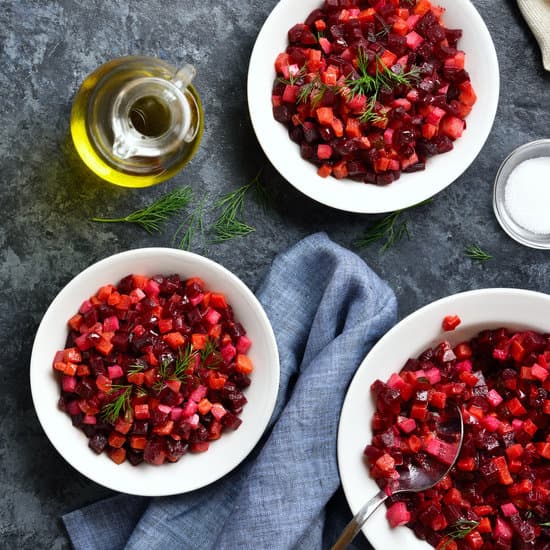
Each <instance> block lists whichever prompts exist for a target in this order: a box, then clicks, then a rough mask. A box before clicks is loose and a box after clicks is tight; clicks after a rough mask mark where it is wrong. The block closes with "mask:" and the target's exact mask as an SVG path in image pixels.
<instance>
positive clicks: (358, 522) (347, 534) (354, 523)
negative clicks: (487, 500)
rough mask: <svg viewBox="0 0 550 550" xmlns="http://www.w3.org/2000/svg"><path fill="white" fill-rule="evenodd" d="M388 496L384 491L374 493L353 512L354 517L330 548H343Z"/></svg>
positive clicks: (334, 549) (341, 549)
mask: <svg viewBox="0 0 550 550" xmlns="http://www.w3.org/2000/svg"><path fill="white" fill-rule="evenodd" d="M387 498H388V495H387V494H386V493H385V492H384V491H379V492H378V493H377V494H376V495H374V496H373V497H372V498H371V499H370V500H369V501H368V502H367V503H366V504H365V505H364V506H363V507H362V508H361V510H359V512H357V514H355V516H354V518H353V519H352V520H351V521H350V522H349V523H348V524H347V525H346V528H345V529H344V530H343V531H342V534H341V535H340V538H339V539H338V540H337V541H336V543H335V545H334V546H333V547H332V550H344V549H345V548H347V546H348V544H349V543H350V542H351V541H352V540H353V539H354V538H355V536H356V535H357V533H359V531H360V530H361V527H363V524H364V523H365V521H367V519H369V518H370V516H371V515H372V514H373V513H374V511H375V510H376V509H377V508H378V507H379V506H380V505H381V504H382V503H383V502H384V501H385V500H386V499H387Z"/></svg>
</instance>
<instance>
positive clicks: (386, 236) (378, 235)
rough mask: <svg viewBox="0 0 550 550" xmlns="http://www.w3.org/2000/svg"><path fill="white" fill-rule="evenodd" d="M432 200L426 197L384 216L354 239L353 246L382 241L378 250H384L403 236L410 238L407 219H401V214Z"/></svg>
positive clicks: (362, 246)
mask: <svg viewBox="0 0 550 550" xmlns="http://www.w3.org/2000/svg"><path fill="white" fill-rule="evenodd" d="M432 200H433V199H428V200H425V201H422V202H421V203H419V204H416V205H414V206H411V207H410V208H403V209H401V210H396V211H395V212H392V213H391V214H388V215H386V216H384V217H383V218H382V219H381V220H379V221H377V222H376V223H375V224H374V225H373V226H372V227H369V229H368V230H367V231H366V232H365V233H364V234H363V235H361V236H360V237H358V238H357V239H355V241H354V243H353V244H354V246H355V247H356V248H366V247H367V246H370V245H371V244H373V243H375V242H378V241H383V243H384V244H383V245H382V247H381V248H380V252H385V251H386V250H387V249H388V248H391V247H392V246H394V245H395V244H397V243H398V242H399V241H401V240H402V239H403V238H404V237H407V238H410V233H409V226H408V220H404V219H403V214H404V213H405V212H407V211H408V210H410V209H411V208H416V207H418V206H423V205H425V204H429V203H431V202H432Z"/></svg>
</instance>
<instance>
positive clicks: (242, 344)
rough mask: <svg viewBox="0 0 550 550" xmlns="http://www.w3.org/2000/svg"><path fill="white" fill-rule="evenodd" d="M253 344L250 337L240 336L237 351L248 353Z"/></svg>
mask: <svg viewBox="0 0 550 550" xmlns="http://www.w3.org/2000/svg"><path fill="white" fill-rule="evenodd" d="M251 346H252V341H251V340H250V338H248V337H246V336H245V335H242V336H239V339H238V340H237V346H236V349H237V353H247V352H248V350H249V349H250V347H251Z"/></svg>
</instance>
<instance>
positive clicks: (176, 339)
mask: <svg viewBox="0 0 550 550" xmlns="http://www.w3.org/2000/svg"><path fill="white" fill-rule="evenodd" d="M162 339H163V340H164V341H165V342H166V343H167V344H168V345H169V346H170V347H171V348H172V349H178V348H180V347H181V346H183V344H185V336H183V334H181V333H180V332H169V333H168V334H165V335H164V336H163V337H162Z"/></svg>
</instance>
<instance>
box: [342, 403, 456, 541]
mask: <svg viewBox="0 0 550 550" xmlns="http://www.w3.org/2000/svg"><path fill="white" fill-rule="evenodd" d="M434 432H436V433H437V435H438V437H440V438H444V439H445V440H446V441H447V442H448V443H449V446H448V451H449V452H448V453H446V454H447V456H449V457H450V460H447V459H443V458H440V459H438V458H435V457H431V456H430V457H429V458H428V459H427V460H426V461H425V462H424V463H423V464H422V466H419V465H417V464H412V463H408V464H404V465H403V466H400V467H399V468H397V471H398V473H399V479H397V480H395V481H394V482H392V483H391V484H389V485H388V486H387V487H386V488H385V489H381V490H380V491H379V492H378V493H377V494H376V495H375V496H373V497H372V498H371V499H370V500H369V501H367V502H366V503H365V504H364V505H363V506H362V508H361V509H360V510H359V512H357V514H355V516H354V517H353V519H352V520H351V521H350V522H349V523H348V524H347V526H346V528H345V529H344V531H342V534H341V535H340V537H339V538H338V540H337V541H336V543H335V544H334V546H333V547H332V550H343V549H344V548H346V547H347V546H348V544H350V542H351V541H352V540H353V539H354V538H355V536H356V535H357V533H359V531H360V530H361V527H363V525H364V524H365V522H366V521H367V520H368V519H369V517H370V516H371V515H372V514H373V513H374V512H375V511H376V510H377V509H378V507H379V506H380V505H381V504H382V503H383V502H384V501H385V500H386V499H387V498H388V497H389V496H390V495H391V496H393V495H396V494H399V493H404V492H415V493H418V492H421V491H426V490H427V489H430V488H432V487H433V486H434V485H437V484H438V483H439V482H440V481H441V480H442V479H443V478H444V477H445V476H446V475H447V474H448V473H449V472H450V471H451V469H452V468H453V466H454V465H455V463H456V461H457V459H458V456H459V455H460V450H461V449H462V441H463V439H464V421H463V419H462V413H461V411H460V407H459V406H458V405H457V404H456V403H450V404H449V405H448V406H447V407H446V409H445V410H444V412H443V414H442V421H441V422H439V423H436V426H435V427H434Z"/></svg>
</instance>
